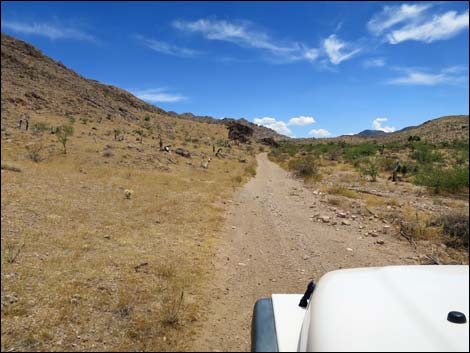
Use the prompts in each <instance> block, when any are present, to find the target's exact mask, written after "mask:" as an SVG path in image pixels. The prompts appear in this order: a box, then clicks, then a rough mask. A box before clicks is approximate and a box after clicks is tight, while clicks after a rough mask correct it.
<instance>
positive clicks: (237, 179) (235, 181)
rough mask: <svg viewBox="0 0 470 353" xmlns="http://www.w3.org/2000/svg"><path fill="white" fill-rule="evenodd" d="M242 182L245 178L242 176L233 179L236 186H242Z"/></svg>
mask: <svg viewBox="0 0 470 353" xmlns="http://www.w3.org/2000/svg"><path fill="white" fill-rule="evenodd" d="M242 181H243V178H242V177H241V176H240V175H236V176H234V177H232V182H233V184H235V185H238V184H241V183H242Z"/></svg>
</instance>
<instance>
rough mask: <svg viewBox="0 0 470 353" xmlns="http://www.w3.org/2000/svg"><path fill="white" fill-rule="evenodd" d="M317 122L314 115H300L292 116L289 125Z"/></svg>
mask: <svg viewBox="0 0 470 353" xmlns="http://www.w3.org/2000/svg"><path fill="white" fill-rule="evenodd" d="M313 123H315V118H314V117H313V116H303V115H301V116H298V117H295V118H291V119H290V120H289V122H288V123H287V125H297V126H305V125H310V124H313Z"/></svg>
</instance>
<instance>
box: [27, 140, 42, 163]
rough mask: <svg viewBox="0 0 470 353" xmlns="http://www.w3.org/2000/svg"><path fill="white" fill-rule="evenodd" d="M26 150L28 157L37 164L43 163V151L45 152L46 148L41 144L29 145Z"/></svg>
mask: <svg viewBox="0 0 470 353" xmlns="http://www.w3.org/2000/svg"><path fill="white" fill-rule="evenodd" d="M25 148H26V152H27V156H28V158H29V159H30V160H32V161H33V162H36V163H37V162H40V161H42V156H41V151H42V150H43V148H44V146H43V144H42V143H41V142H38V143H29V144H27V145H26V147H25Z"/></svg>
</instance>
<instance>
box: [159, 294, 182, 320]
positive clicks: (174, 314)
mask: <svg viewBox="0 0 470 353" xmlns="http://www.w3.org/2000/svg"><path fill="white" fill-rule="evenodd" d="M177 291H178V290H177V289H176V288H175V289H174V290H172V291H170V293H168V294H167V295H165V296H164V298H163V308H162V309H163V310H162V314H163V318H162V322H163V324H164V325H167V326H174V325H177V324H178V323H179V321H180V316H181V312H182V309H183V301H184V288H182V289H180V293H178V292H177Z"/></svg>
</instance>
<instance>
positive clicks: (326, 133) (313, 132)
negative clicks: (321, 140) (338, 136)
mask: <svg viewBox="0 0 470 353" xmlns="http://www.w3.org/2000/svg"><path fill="white" fill-rule="evenodd" d="M308 134H309V135H310V136H316V137H328V136H330V135H331V132H329V131H328V130H326V129H313V130H310V131H309V132H308Z"/></svg>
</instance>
